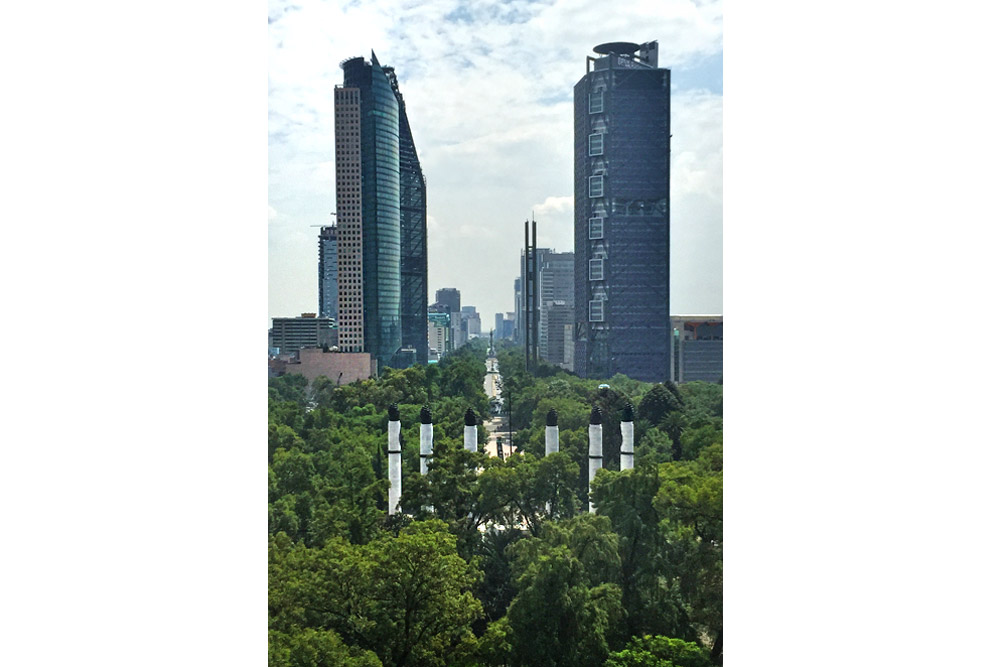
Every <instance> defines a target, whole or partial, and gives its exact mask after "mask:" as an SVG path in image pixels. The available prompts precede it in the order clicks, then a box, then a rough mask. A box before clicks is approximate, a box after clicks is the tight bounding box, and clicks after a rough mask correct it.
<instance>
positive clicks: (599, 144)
mask: <svg viewBox="0 0 1000 667" xmlns="http://www.w3.org/2000/svg"><path fill="white" fill-rule="evenodd" d="M590 154H591V155H604V134H602V133H600V132H595V133H594V134H592V135H590Z"/></svg>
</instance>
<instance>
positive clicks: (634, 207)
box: [573, 41, 671, 382]
mask: <svg viewBox="0 0 1000 667" xmlns="http://www.w3.org/2000/svg"><path fill="white" fill-rule="evenodd" d="M657 49H658V47H657V43H656V42H655V41H654V42H648V43H646V44H641V45H640V44H633V43H630V42H611V43H607V44H601V45H599V46H596V47H594V51H595V52H597V53H598V54H599V55H598V57H596V58H595V57H588V58H587V73H586V75H585V76H584V77H583V78H582V79H580V81H579V82H578V83H577V84H576V86H575V87H574V90H573V98H574V170H575V178H574V181H575V186H574V215H575V222H574V227H575V237H574V242H575V310H576V317H575V320H576V329H575V331H574V335H575V359H574V365H575V369H574V370H575V371H576V372H577V373H578V374H580V375H582V376H584V377H592V378H604V377H611V376H612V375H614V374H616V373H624V374H625V375H628V376H629V377H632V378H635V379H637V380H644V381H648V382H662V381H664V380H666V379H668V378H669V377H670V344H669V340H670V333H671V331H670V309H669V297H670V70H668V69H662V68H658V67H657ZM637 53H638V55H636V54H637Z"/></svg>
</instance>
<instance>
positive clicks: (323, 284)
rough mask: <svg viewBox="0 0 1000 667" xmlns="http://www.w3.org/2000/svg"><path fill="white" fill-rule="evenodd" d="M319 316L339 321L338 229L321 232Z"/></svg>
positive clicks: (326, 228)
mask: <svg viewBox="0 0 1000 667" xmlns="http://www.w3.org/2000/svg"><path fill="white" fill-rule="evenodd" d="M319 316H320V317H330V318H333V319H334V320H336V319H337V228H336V227H334V226H333V225H330V226H329V227H323V228H322V229H320V230H319Z"/></svg>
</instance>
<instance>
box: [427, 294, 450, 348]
mask: <svg viewBox="0 0 1000 667" xmlns="http://www.w3.org/2000/svg"><path fill="white" fill-rule="evenodd" d="M451 333H452V327H451V313H450V312H448V307H447V306H443V305H441V304H433V305H432V306H431V307H430V309H429V310H428V312H427V341H428V343H429V345H430V348H431V351H430V356H431V357H435V356H436V357H437V358H438V359H440V358H441V357H443V356H444V355H446V354H448V353H449V352H451V351H452V349H453V344H452V339H451Z"/></svg>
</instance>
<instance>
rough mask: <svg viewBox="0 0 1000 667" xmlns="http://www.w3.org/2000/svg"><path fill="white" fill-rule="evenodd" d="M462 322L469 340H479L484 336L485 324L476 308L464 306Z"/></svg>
mask: <svg viewBox="0 0 1000 667" xmlns="http://www.w3.org/2000/svg"><path fill="white" fill-rule="evenodd" d="M462 321H463V322H465V328H466V331H467V332H468V335H469V338H479V337H480V336H481V335H482V334H483V323H482V321H481V320H480V319H479V313H478V312H477V311H476V307H475V306H462Z"/></svg>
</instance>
